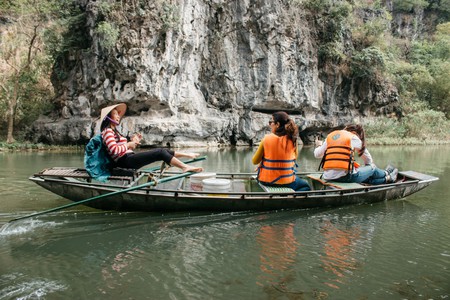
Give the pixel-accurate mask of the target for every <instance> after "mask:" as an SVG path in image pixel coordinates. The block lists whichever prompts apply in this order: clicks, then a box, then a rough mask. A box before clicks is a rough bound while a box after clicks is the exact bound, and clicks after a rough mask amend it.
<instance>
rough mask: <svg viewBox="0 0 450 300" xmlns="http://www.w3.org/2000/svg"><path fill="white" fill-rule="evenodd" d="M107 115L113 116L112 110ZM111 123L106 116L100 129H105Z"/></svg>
mask: <svg viewBox="0 0 450 300" xmlns="http://www.w3.org/2000/svg"><path fill="white" fill-rule="evenodd" d="M107 117H111V112H110V113H109V114H108V115H107ZM109 124H111V121H110V120H109V119H108V118H105V119H104V120H103V121H102V124H101V125H100V131H103V130H105V128H106V127H108V126H109Z"/></svg>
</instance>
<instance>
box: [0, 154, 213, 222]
mask: <svg viewBox="0 0 450 300" xmlns="http://www.w3.org/2000/svg"><path fill="white" fill-rule="evenodd" d="M204 159H206V156H202V157H198V158H195V159H192V160H191V161H186V162H184V163H188V162H192V161H199V160H204ZM191 174H194V172H186V173H181V174H177V175H173V176H170V177H166V178H163V179H160V180H157V181H150V182H147V183H144V184H141V185H137V186H133V187H130V188H126V189H123V190H120V191H115V192H111V193H106V194H103V195H98V196H95V197H91V198H88V199H85V200H81V201H76V202H73V203H69V204H66V205H62V206H58V207H55V208H51V209H47V210H44V211H41V212H37V213H33V214H31V215H27V216H23V217H19V218H15V219H12V220H10V221H8V223H12V222H15V221H18V220H23V219H28V218H32V217H36V216H40V215H43V214H47V213H50V212H54V211H58V210H61V209H64V208H68V207H72V206H76V205H79V204H83V203H87V202H90V201H94V200H97V199H101V198H105V197H109V196H114V195H119V194H123V193H127V192H131V191H134V190H139V189H142V188H145V187H149V186H153V185H156V184H158V183H164V182H168V181H171V180H175V179H178V178H183V177H187V176H189V175H191Z"/></svg>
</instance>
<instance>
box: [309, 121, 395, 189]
mask: <svg viewBox="0 0 450 300" xmlns="http://www.w3.org/2000/svg"><path fill="white" fill-rule="evenodd" d="M316 142H317V143H318V145H319V146H318V147H317V148H315V149H314V156H315V157H316V158H322V161H321V163H320V166H319V168H320V167H321V168H323V170H324V172H323V179H325V180H332V181H338V182H357V183H369V184H384V183H391V182H395V181H396V180H397V175H398V169H396V168H394V167H392V166H390V165H389V166H388V167H387V168H386V169H385V170H382V169H379V168H377V167H376V166H375V164H374V163H373V159H372V156H371V155H370V153H369V150H367V148H366V142H365V135H364V128H363V127H362V125H356V124H350V125H347V126H346V127H345V128H344V129H343V130H335V131H333V132H331V133H330V134H328V136H327V138H326V140H325V141H324V142H323V143H322V142H321V141H316ZM355 152H356V153H357V154H358V156H359V157H361V159H362V160H363V161H364V166H360V165H359V164H358V163H357V162H355V157H354V156H355V155H354V154H355Z"/></svg>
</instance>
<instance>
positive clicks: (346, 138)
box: [319, 130, 355, 171]
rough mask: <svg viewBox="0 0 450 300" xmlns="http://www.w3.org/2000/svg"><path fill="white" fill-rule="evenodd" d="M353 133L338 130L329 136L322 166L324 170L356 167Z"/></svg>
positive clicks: (350, 169)
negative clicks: (352, 144) (352, 143)
mask: <svg viewBox="0 0 450 300" xmlns="http://www.w3.org/2000/svg"><path fill="white" fill-rule="evenodd" d="M353 136H354V134H353V133H351V132H348V131H346V130H336V131H333V132H332V133H330V134H329V135H328V136H327V150H326V151H325V154H324V156H323V158H322V162H321V163H320V166H319V168H320V167H322V168H323V169H324V170H330V169H342V170H347V171H352V170H353V168H354V163H355V161H354V155H353V154H354V151H353V148H352V146H351V142H352V137H353Z"/></svg>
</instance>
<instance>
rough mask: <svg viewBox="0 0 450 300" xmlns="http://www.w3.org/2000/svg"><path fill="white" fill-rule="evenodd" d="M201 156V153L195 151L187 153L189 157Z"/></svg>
mask: <svg viewBox="0 0 450 300" xmlns="http://www.w3.org/2000/svg"><path fill="white" fill-rule="evenodd" d="M199 156H200V154H199V153H194V152H192V153H186V157H187V158H197V157H199Z"/></svg>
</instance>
